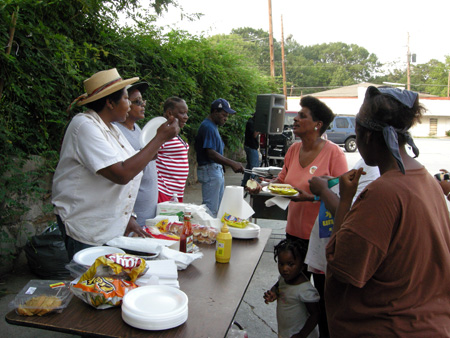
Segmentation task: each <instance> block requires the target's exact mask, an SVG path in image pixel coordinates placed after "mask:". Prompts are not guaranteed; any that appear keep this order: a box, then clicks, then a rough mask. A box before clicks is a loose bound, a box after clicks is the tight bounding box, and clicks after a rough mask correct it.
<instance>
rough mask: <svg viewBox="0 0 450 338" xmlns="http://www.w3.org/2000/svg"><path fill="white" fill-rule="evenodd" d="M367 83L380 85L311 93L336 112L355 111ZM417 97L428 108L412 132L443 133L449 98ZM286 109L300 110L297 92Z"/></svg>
mask: <svg viewBox="0 0 450 338" xmlns="http://www.w3.org/2000/svg"><path fill="white" fill-rule="evenodd" d="M369 86H375V87H380V85H377V84H372V83H367V82H363V83H360V84H356V85H352V86H347V87H342V88H337V89H331V90H327V91H323V92H319V93H314V94H311V95H312V96H315V97H317V98H318V99H320V100H322V101H323V102H325V103H326V105H327V106H328V107H330V108H331V110H333V112H334V113H335V114H337V115H356V114H357V113H358V111H359V108H360V107H361V104H362V102H363V100H364V95H365V93H366V89H367V87H369ZM419 100H420V103H421V104H422V105H424V106H425V108H426V109H427V112H426V113H425V115H424V116H423V118H422V121H421V123H420V124H417V125H415V126H414V127H412V128H411V130H410V132H411V134H412V136H416V137H417V136H419V137H420V136H422V137H427V136H437V137H442V136H446V131H448V130H450V98H448V97H438V96H434V95H429V94H422V93H419ZM287 110H288V111H298V110H300V97H299V96H290V97H288V98H287Z"/></svg>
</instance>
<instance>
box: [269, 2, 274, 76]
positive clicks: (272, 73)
mask: <svg viewBox="0 0 450 338" xmlns="http://www.w3.org/2000/svg"><path fill="white" fill-rule="evenodd" d="M269 48H270V76H271V77H273V78H274V77H275V58H274V56H273V30H272V0H269Z"/></svg>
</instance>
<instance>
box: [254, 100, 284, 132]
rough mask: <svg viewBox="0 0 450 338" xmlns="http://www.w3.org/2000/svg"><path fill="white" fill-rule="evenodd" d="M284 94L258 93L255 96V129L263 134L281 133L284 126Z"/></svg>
mask: <svg viewBox="0 0 450 338" xmlns="http://www.w3.org/2000/svg"><path fill="white" fill-rule="evenodd" d="M284 102H285V99H284V95H281V94H260V95H258V96H257V97H256V109H255V130H256V131H259V132H260V133H265V134H281V133H283V127H284V113H285V108H284Z"/></svg>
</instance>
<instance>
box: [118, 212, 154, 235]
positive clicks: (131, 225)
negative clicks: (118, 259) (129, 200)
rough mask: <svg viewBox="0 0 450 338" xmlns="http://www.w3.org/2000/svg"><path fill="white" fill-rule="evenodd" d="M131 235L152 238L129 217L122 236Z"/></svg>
mask: <svg viewBox="0 0 450 338" xmlns="http://www.w3.org/2000/svg"><path fill="white" fill-rule="evenodd" d="M131 233H133V234H134V237H136V236H137V237H152V236H151V235H150V234H149V233H147V232H145V230H144V229H143V228H142V227H141V226H140V225H139V224H138V223H137V222H136V219H135V218H134V217H130V220H129V221H128V224H127V228H126V229H125V233H124V234H123V235H124V236H125V237H128V235H130V234H131Z"/></svg>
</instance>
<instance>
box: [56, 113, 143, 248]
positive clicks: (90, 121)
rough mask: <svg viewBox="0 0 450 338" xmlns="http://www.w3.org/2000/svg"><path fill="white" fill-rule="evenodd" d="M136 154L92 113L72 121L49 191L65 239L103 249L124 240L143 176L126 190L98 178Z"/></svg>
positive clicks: (118, 135) (78, 116)
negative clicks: (113, 242)
mask: <svg viewBox="0 0 450 338" xmlns="http://www.w3.org/2000/svg"><path fill="white" fill-rule="evenodd" d="M135 153H136V151H135V150H134V149H133V147H132V146H131V145H130V144H129V142H128V141H127V139H126V138H125V137H124V136H123V134H122V133H121V132H120V131H119V130H118V129H117V127H115V126H112V129H110V128H108V126H107V125H106V124H105V123H104V122H103V120H102V119H101V118H100V116H98V114H97V113H95V112H94V111H89V112H87V113H80V114H78V115H76V116H75V117H74V118H73V119H72V121H71V122H70V124H69V126H68V128H67V131H66V133H65V135H64V141H63V144H62V148H61V155H60V160H59V163H58V166H57V168H56V171H55V175H54V178H53V188H52V203H53V205H54V206H55V213H56V214H57V215H59V216H60V217H61V219H62V220H63V222H64V224H65V225H66V232H67V235H69V236H70V237H72V238H73V239H75V240H77V241H80V242H82V243H86V244H90V245H102V244H104V243H106V242H108V241H109V240H110V239H112V238H114V237H117V236H122V235H123V234H124V232H125V229H126V226H127V224H128V221H129V219H130V214H131V212H132V211H133V206H134V202H135V200H136V196H137V192H138V189H139V185H140V182H141V178H142V172H141V173H139V174H138V175H137V176H136V177H135V178H134V179H133V180H131V181H130V182H129V183H128V184H126V185H120V184H116V183H113V182H112V181H110V180H108V179H106V178H105V177H103V176H101V175H99V174H97V172H98V171H99V170H100V169H103V168H106V167H108V166H110V165H112V164H114V163H118V162H122V161H125V160H126V159H128V158H129V157H131V156H133V155H134V154H135Z"/></svg>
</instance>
